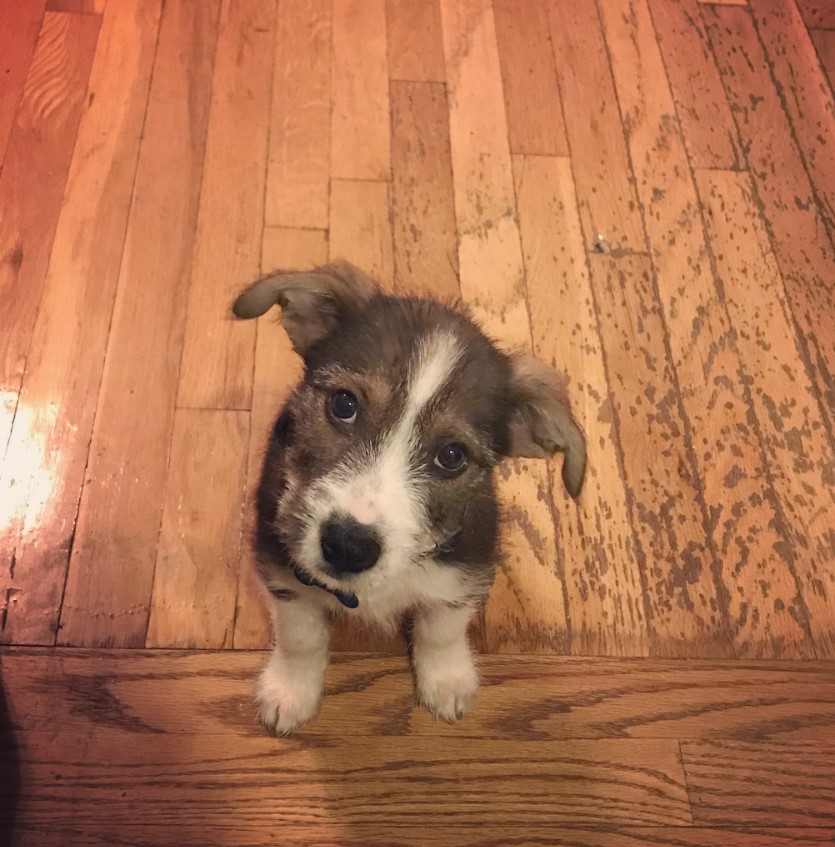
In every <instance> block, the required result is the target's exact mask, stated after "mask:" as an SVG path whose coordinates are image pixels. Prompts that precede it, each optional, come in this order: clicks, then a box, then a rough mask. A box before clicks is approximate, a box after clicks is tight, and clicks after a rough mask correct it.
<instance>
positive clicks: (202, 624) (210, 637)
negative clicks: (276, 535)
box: [145, 409, 249, 647]
mask: <svg viewBox="0 0 835 847" xmlns="http://www.w3.org/2000/svg"><path fill="white" fill-rule="evenodd" d="M248 438H249V415H248V414H247V413H245V412H232V411H223V410H215V409H178V410H177V415H176V417H175V418H174V432H173V436H172V439H171V462H170V466H169V469H168V480H167V482H166V485H165V501H164V503H163V510H162V526H161V527H160V534H159V547H158V550H157V559H156V567H155V569H154V584H153V592H152V594H151V608H150V617H149V619H148V634H147V637H146V639H145V644H146V646H148V647H229V646H231V645H232V635H233V632H232V630H233V624H234V617H235V615H234V612H235V596H236V593H237V587H238V582H239V576H238V562H239V561H240V547H241V504H242V503H243V502H244V501H245V496H244V492H245V484H246V449H245V448H246V444H247V441H248Z"/></svg>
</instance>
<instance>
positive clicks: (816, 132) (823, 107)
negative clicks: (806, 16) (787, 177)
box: [750, 0, 835, 239]
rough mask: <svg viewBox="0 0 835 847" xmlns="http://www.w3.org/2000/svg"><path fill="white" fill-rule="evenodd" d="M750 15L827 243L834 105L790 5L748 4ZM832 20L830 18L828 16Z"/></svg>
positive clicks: (833, 226)
mask: <svg viewBox="0 0 835 847" xmlns="http://www.w3.org/2000/svg"><path fill="white" fill-rule="evenodd" d="M750 5H751V12H752V14H753V17H754V23H755V25H756V28H757V34H758V35H759V37H760V39H761V40H762V42H763V46H764V47H765V51H766V56H767V58H768V63H769V67H770V69H771V72H772V74H773V75H774V79H775V80H776V82H777V90H778V93H779V95H780V100H781V102H782V103H783V104H784V108H785V110H786V113H787V114H788V117H789V121H790V122H791V125H792V129H793V130H794V137H795V138H796V140H797V144H798V147H799V149H800V152H801V155H802V156H803V160H804V163H805V165H806V170H807V171H808V173H809V179H810V180H811V182H812V187H813V189H814V192H815V197H816V199H817V201H818V208H819V209H820V214H821V217H822V219H823V222H824V225H825V226H826V228H827V230H828V232H829V237H830V239H832V238H833V236H835V167H833V164H834V163H835V154H833V152H832V151H833V148H835V100H833V97H832V92H831V91H830V89H829V86H828V85H827V82H826V76H825V75H824V73H823V69H822V68H821V64H820V62H819V60H818V57H817V54H816V53H815V45H814V44H813V43H812V39H811V38H810V37H809V33H808V32H807V30H806V27H805V26H804V25H803V19H802V18H801V16H800V12H798V10H797V6H795V4H794V3H782V2H779V0H778V2H774V0H752V2H751V4H750ZM833 17H835V15H833Z"/></svg>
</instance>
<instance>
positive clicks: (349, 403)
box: [329, 389, 360, 423]
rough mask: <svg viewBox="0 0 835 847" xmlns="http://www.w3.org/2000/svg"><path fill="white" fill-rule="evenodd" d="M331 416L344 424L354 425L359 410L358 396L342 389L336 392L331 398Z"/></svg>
mask: <svg viewBox="0 0 835 847" xmlns="http://www.w3.org/2000/svg"><path fill="white" fill-rule="evenodd" d="M329 405H330V411H331V414H332V415H333V416H334V417H335V418H338V419H339V420H340V421H343V422H344V423H353V422H354V421H355V420H356V419H357V411H358V410H359V406H360V403H359V400H357V398H356V395H354V394H352V393H351V392H350V391H345V390H344V389H340V390H339V391H334V392H333V394H331V397H330V403H329Z"/></svg>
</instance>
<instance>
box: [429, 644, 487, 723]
mask: <svg viewBox="0 0 835 847" xmlns="http://www.w3.org/2000/svg"><path fill="white" fill-rule="evenodd" d="M415 670H416V676H417V694H418V699H419V700H420V702H421V703H422V704H423V705H424V706H426V708H427V709H429V711H430V712H432V714H433V715H435V717H438V718H443V719H444V720H445V721H449V722H450V723H452V722H453V721H455V720H457V719H458V718H461V717H463V716H464V715H466V714H467V712H468V711H469V710H470V707H471V706H472V704H473V701H474V700H475V696H476V693H477V692H478V673H477V671H476V669H475V664H474V663H473V658H472V656H471V655H470V652H469V650H467V651H465V652H462V651H459V650H456V651H449V652H448V653H446V652H445V653H441V652H437V653H434V654H430V655H424V656H422V657H420V659H419V660H418V662H417V663H416V668H415Z"/></svg>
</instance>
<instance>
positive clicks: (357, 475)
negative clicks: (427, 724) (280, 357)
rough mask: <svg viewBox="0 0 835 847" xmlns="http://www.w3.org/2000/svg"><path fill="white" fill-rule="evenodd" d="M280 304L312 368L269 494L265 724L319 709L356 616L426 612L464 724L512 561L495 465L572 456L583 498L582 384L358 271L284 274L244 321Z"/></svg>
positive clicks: (427, 675)
mask: <svg viewBox="0 0 835 847" xmlns="http://www.w3.org/2000/svg"><path fill="white" fill-rule="evenodd" d="M274 305H280V306H281V322H282V324H283V325H284V329H285V330H286V332H287V334H288V336H289V337H290V340H291V342H292V344H293V347H294V349H295V350H296V352H297V353H298V354H299V355H300V356H301V357H302V358H303V359H304V366H305V370H304V379H303V381H302V382H301V384H300V385H299V386H298V387H297V388H296V389H295V390H294V391H293V393H292V395H291V396H290V398H289V400H288V401H287V403H286V405H285V406H284V408H283V410H282V411H281V412H280V414H279V416H278V419H277V421H276V423H275V427H274V429H273V432H272V438H271V440H270V442H269V445H268V447H267V451H266V456H265V459H264V465H263V471H262V478H261V483H260V486H259V489H258V499H257V508H258V523H257V531H256V535H255V540H254V544H255V550H256V560H257V563H258V569H259V572H260V575H261V577H262V579H263V581H264V584H265V586H266V588H267V589H268V591H269V592H270V595H271V599H270V605H271V613H272V619H273V626H274V634H275V647H274V649H273V651H272V654H271V656H270V658H269V660H268V662H267V664H266V666H265V667H264V669H263V671H262V673H261V675H260V677H259V680H258V684H257V703H258V708H259V713H260V717H261V720H262V721H263V722H264V724H265V726H266V727H267V728H268V729H269V730H270V731H271V732H275V733H277V734H286V733H290V732H292V731H293V730H295V729H296V728H297V727H299V726H300V725H301V724H303V723H305V722H306V721H308V720H310V719H311V718H312V717H313V716H314V715H315V713H316V711H317V709H318V707H319V702H320V699H321V696H322V687H323V682H324V675H325V667H326V664H327V659H328V624H329V619H330V618H332V616H333V615H338V614H342V615H348V616H349V617H352V618H355V619H357V620H358V621H362V622H364V623H368V624H373V625H376V626H378V627H382V628H383V629H385V630H389V631H394V630H395V629H396V628H397V627H398V625H399V624H400V622H401V620H402V619H403V618H404V616H405V615H408V616H409V618H410V619H412V621H413V629H412V643H411V653H412V661H413V665H414V672H415V681H416V688H417V695H418V698H419V700H420V701H421V702H422V703H423V704H424V705H425V706H426V707H427V708H428V709H429V710H430V711H431V712H432V713H434V714H435V715H436V716H437V717H440V718H444V719H446V720H448V721H452V720H455V719H456V718H459V717H461V716H462V715H463V714H464V713H465V712H466V711H467V710H468V708H469V707H470V705H471V703H472V701H473V698H474V696H475V694H476V690H477V688H478V677H477V674H476V668H475V664H474V661H473V655H472V653H471V651H470V647H469V645H468V642H467V626H468V624H469V622H470V620H471V619H472V617H473V614H474V613H475V611H476V610H477V608H478V607H479V604H480V603H482V601H483V600H484V599H485V597H486V595H487V592H488V590H489V587H490V584H491V583H492V581H493V576H494V572H495V568H496V559H497V550H498V541H499V514H498V506H497V501H496V491H495V486H494V481H493V469H494V468H495V467H496V465H497V463H498V462H500V461H501V460H502V459H504V458H505V457H509V456H529V457H545V456H549V455H551V454H552V453H554V452H555V451H558V450H559V451H562V452H563V453H564V461H563V470H562V476H563V481H564V483H565V486H566V488H567V489H568V491H569V493H570V494H571V495H572V496H576V495H577V494H579V492H580V488H581V485H582V481H583V475H584V470H585V462H586V448H585V441H584V439H583V436H582V434H581V432H580V430H579V428H578V426H577V425H576V423H575V422H574V420H573V418H572V416H571V412H570V409H569V405H568V401H567V398H566V395H565V391H564V388H563V385H564V382H565V380H564V379H562V378H561V377H560V376H559V375H558V374H557V373H556V372H554V371H552V370H551V369H549V368H547V367H545V366H544V365H541V364H539V363H538V362H536V361H535V360H534V359H533V358H531V357H530V356H528V355H527V354H524V353H522V354H517V355H507V354H505V353H503V352H500V351H499V350H498V349H497V348H496V347H495V346H494V345H493V344H492V343H491V342H490V341H489V340H488V339H487V338H486V337H485V335H484V334H483V333H482V332H481V331H480V330H479V328H478V327H477V326H476V325H475V324H474V323H473V322H472V320H470V318H468V317H467V315H466V314H465V313H464V312H463V311H462V310H460V309H457V308H451V307H448V306H445V305H441V304H440V303H438V302H435V301H433V300H428V299H422V298H417V297H393V296H388V295H385V294H383V293H381V291H380V290H379V288H378V287H377V286H376V285H375V284H374V283H373V282H372V281H371V280H369V279H368V278H367V277H366V276H364V275H363V274H362V273H361V272H359V271H358V270H357V269H356V268H353V267H351V266H350V265H347V264H332V265H327V266H325V267H320V268H315V269H314V270H311V271H306V272H286V273H285V272H276V273H273V274H270V275H269V276H267V277H264V278H263V279H260V280H258V281H257V282H255V283H253V284H252V285H251V286H250V287H249V288H247V289H246V290H245V291H244V292H243V293H242V294H241V295H240V296H239V297H238V299H237V300H236V301H235V304H234V307H233V311H234V313H235V315H236V316H238V317H239V318H255V317H258V316H259V315H263V314H264V313H265V312H267V311H268V310H269V309H270V308H271V307H272V306H274Z"/></svg>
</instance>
